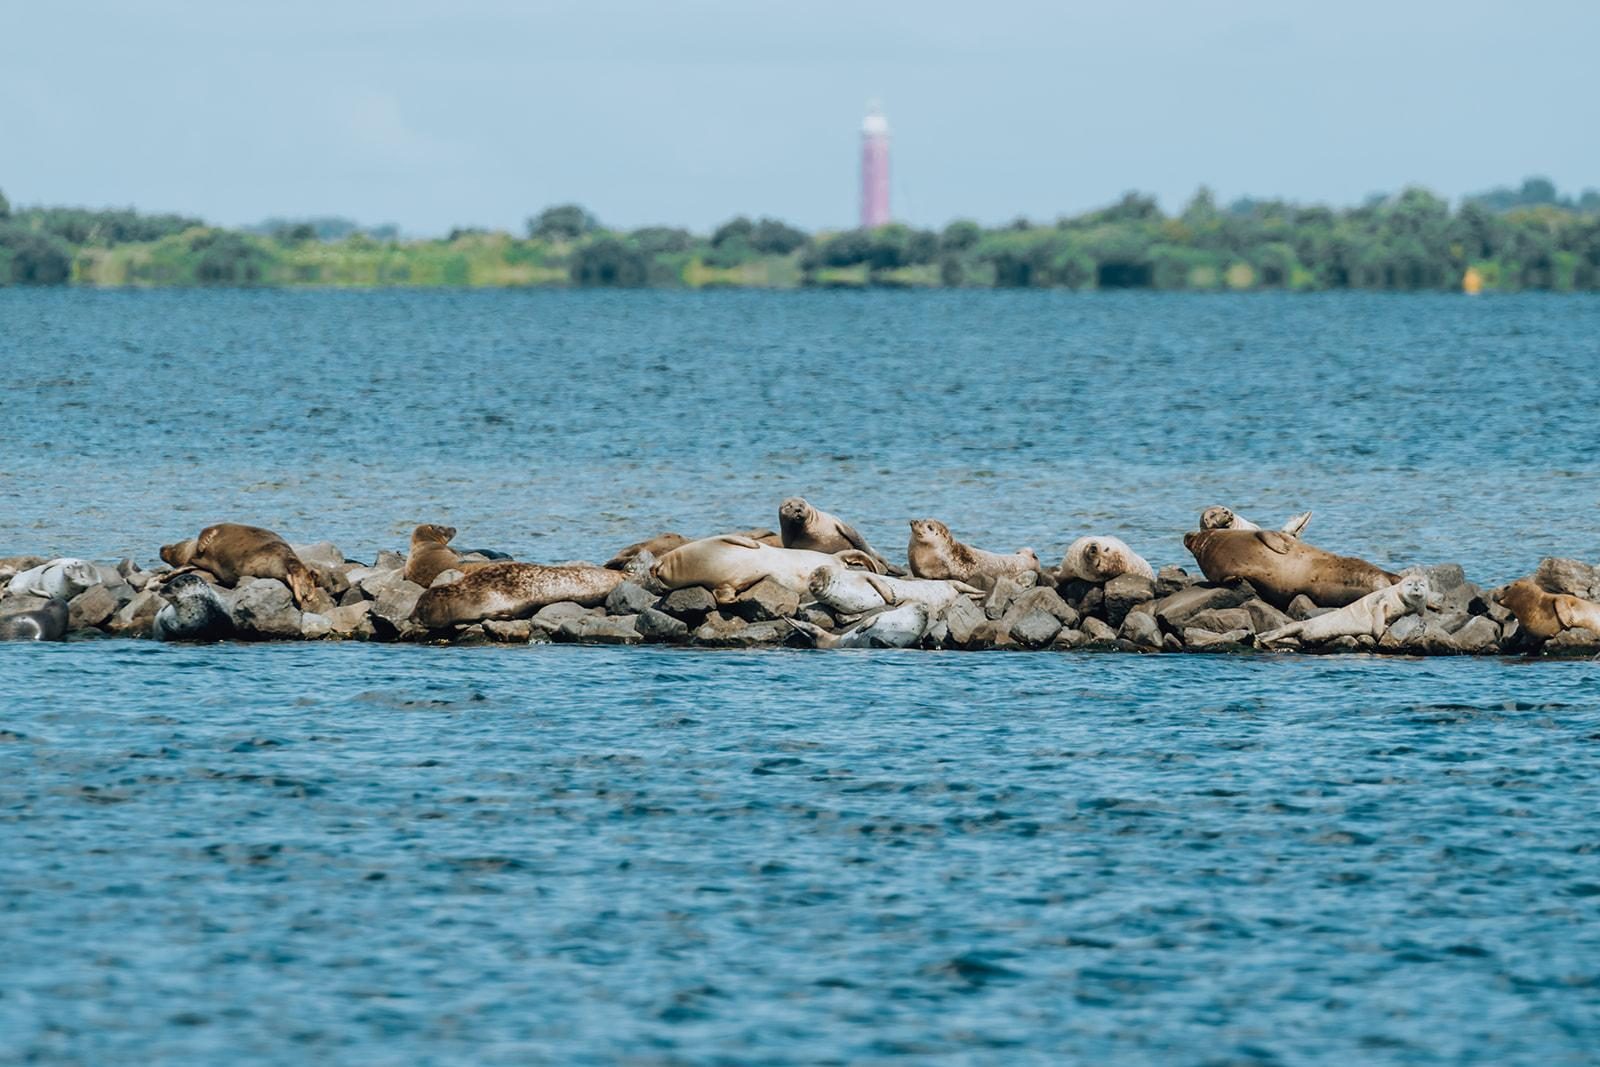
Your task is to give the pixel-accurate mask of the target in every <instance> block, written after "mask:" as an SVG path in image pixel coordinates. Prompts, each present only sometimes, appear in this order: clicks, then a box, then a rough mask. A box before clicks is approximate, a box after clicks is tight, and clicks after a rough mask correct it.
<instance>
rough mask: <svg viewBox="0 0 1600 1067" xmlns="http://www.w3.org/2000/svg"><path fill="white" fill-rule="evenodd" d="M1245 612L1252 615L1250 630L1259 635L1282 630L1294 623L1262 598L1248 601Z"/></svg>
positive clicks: (1245, 603) (1245, 604)
mask: <svg viewBox="0 0 1600 1067" xmlns="http://www.w3.org/2000/svg"><path fill="white" fill-rule="evenodd" d="M1244 610H1245V611H1247V612H1249V613H1250V628H1251V629H1252V630H1254V631H1255V632H1256V633H1258V634H1264V633H1268V632H1270V631H1272V630H1277V629H1281V628H1282V627H1285V626H1288V625H1289V624H1290V623H1291V622H1293V621H1294V620H1293V619H1291V618H1289V616H1287V615H1285V614H1284V613H1283V612H1281V611H1279V610H1278V609H1277V608H1275V607H1273V606H1272V605H1271V604H1268V603H1267V602H1266V601H1265V600H1262V599H1261V598H1260V597H1256V598H1255V599H1253V600H1246V601H1245V602H1244Z"/></svg>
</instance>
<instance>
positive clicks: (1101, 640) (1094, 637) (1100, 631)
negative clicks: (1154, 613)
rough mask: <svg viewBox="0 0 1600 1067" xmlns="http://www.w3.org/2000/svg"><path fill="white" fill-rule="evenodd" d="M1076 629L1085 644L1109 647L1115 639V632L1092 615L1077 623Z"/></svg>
mask: <svg viewBox="0 0 1600 1067" xmlns="http://www.w3.org/2000/svg"><path fill="white" fill-rule="evenodd" d="M1147 617H1148V616H1147ZM1078 629H1080V630H1082V631H1083V637H1084V643H1085V644H1090V645H1109V644H1112V643H1113V642H1115V641H1116V639H1117V631H1115V630H1113V629H1112V628H1111V627H1110V626H1108V625H1107V624H1106V623H1104V622H1102V621H1100V620H1099V619H1097V618H1095V617H1094V616H1093V615H1090V616H1087V617H1085V618H1084V619H1083V620H1082V621H1081V622H1079V623H1078Z"/></svg>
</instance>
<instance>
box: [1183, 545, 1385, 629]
mask: <svg viewBox="0 0 1600 1067" xmlns="http://www.w3.org/2000/svg"><path fill="white" fill-rule="evenodd" d="M1183 547H1184V548H1187V549H1188V550H1189V551H1190V552H1191V553H1192V554H1193V555H1194V558H1195V562H1196V563H1198V564H1200V570H1201V571H1202V572H1203V573H1204V574H1205V576H1206V579H1207V580H1208V581H1212V582H1231V581H1235V580H1238V579H1243V580H1245V581H1248V582H1249V583H1250V584H1251V585H1252V586H1254V587H1255V590H1256V592H1257V593H1259V594H1261V599H1263V600H1265V601H1267V603H1269V604H1271V605H1273V606H1274V607H1276V608H1279V609H1280V610H1281V609H1283V608H1286V607H1288V605H1289V601H1291V600H1293V599H1294V598H1295V597H1296V596H1299V595H1301V594H1302V593H1303V594H1305V595H1306V596H1308V597H1310V598H1311V602H1312V603H1314V604H1316V605H1317V606H1318V607H1324V608H1342V607H1344V606H1345V605H1346V604H1353V603H1355V602H1356V601H1357V600H1360V599H1361V598H1362V597H1364V596H1366V595H1367V594H1368V593H1375V592H1377V591H1378V590H1379V589H1386V588H1388V587H1389V586H1391V585H1394V584H1395V583H1396V582H1398V581H1399V580H1400V576H1399V575H1398V574H1391V573H1390V572H1389V571H1386V570H1384V569H1383V568H1381V567H1378V566H1375V565H1373V564H1371V563H1368V562H1367V561H1366V560H1363V559H1356V558H1354V557H1353V556H1336V555H1334V554H1333V553H1332V552H1324V551H1323V550H1322V549H1320V548H1313V547H1312V546H1310V545H1308V544H1306V543H1305V542H1304V541H1297V540H1295V539H1294V538H1293V537H1290V536H1289V535H1288V534H1286V533H1283V532H1282V531H1281V530H1196V531H1192V532H1190V533H1186V534H1184V535H1183Z"/></svg>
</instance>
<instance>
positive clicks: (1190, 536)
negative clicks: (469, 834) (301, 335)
mask: <svg viewBox="0 0 1600 1067" xmlns="http://www.w3.org/2000/svg"><path fill="white" fill-rule="evenodd" d="M1310 517H1311V513H1310V512H1305V513H1303V514H1300V515H1296V516H1294V517H1292V518H1291V519H1289V520H1288V521H1287V522H1285V523H1284V524H1283V526H1282V527H1281V528H1279V529H1263V528H1262V527H1260V526H1257V525H1256V524H1255V523H1252V522H1250V521H1249V520H1246V519H1243V518H1242V517H1240V516H1239V515H1238V514H1237V513H1236V512H1235V511H1234V510H1233V509H1231V508H1228V507H1223V506H1221V505H1214V506H1212V507H1209V508H1206V509H1205V511H1204V512H1202V513H1201V515H1200V518H1199V521H1198V522H1197V523H1196V528H1195V529H1193V530H1191V531H1189V532H1188V533H1186V534H1185V535H1184V537H1183V544H1184V546H1185V548H1186V549H1188V551H1189V552H1190V554H1191V555H1192V556H1193V558H1194V561H1195V564H1196V569H1197V571H1198V573H1195V574H1191V573H1190V572H1189V571H1188V570H1186V569H1184V568H1182V567H1177V566H1167V567H1162V568H1161V569H1160V570H1156V569H1154V568H1153V567H1151V566H1150V564H1149V563H1147V562H1146V561H1145V559H1144V558H1143V557H1142V556H1140V555H1139V554H1138V553H1137V552H1135V551H1134V549H1133V548H1132V547H1130V546H1129V545H1128V544H1126V543H1125V542H1123V541H1122V540H1120V539H1119V538H1116V537H1112V536H1107V535H1099V534H1093V533H1090V534H1085V535H1084V536H1081V537H1076V538H1075V539H1073V540H1072V541H1071V544H1070V545H1069V547H1068V548H1067V549H1066V550H1065V553H1064V555H1063V556H1062V557H1061V559H1062V562H1061V565H1060V566H1059V567H1057V568H1055V569H1050V568H1047V567H1045V566H1043V565H1042V564H1041V563H1040V560H1039V557H1038V555H1037V554H1036V553H1035V552H1034V550H1033V549H1031V548H1020V549H1016V550H1013V551H1009V552H1008V551H1003V550H991V549H986V548H979V547H976V546H974V545H971V544H967V543H965V542H963V541H961V540H958V539H957V537H956V536H955V534H953V533H952V532H951V530H950V528H949V527H948V526H947V525H946V524H945V523H943V522H941V521H939V520H938V519H933V518H919V519H913V520H911V521H910V530H911V536H910V541H909V544H908V545H907V550H906V562H905V566H900V565H898V564H897V563H896V562H895V561H894V560H891V559H889V558H887V557H885V556H884V555H883V554H881V553H880V552H878V551H877V550H876V549H874V548H873V547H872V545H871V544H870V543H869V542H868V541H867V539H866V538H865V537H863V536H862V535H861V534H860V533H859V532H858V531H857V530H856V528H855V527H854V526H853V525H851V524H850V523H848V522H846V521H845V520H843V519H841V518H839V517H838V516H836V515H833V514H830V513H829V512H826V511H822V510H820V509H818V508H816V507H814V506H813V505H812V504H811V503H809V502H808V501H806V500H804V499H802V498H800V497H791V498H789V499H788V500H785V501H783V503H782V504H781V505H780V507H779V509H778V526H779V531H781V532H774V531H772V530H769V529H762V528H752V529H747V530H739V531H736V532H731V533H722V534H713V535H711V536H706V537H700V538H693V539H692V538H689V537H686V536H684V535H682V534H677V533H664V534H658V535H656V536H654V537H649V538H646V539H644V540H642V541H638V542H635V543H633V544H630V545H628V546H626V547H624V548H622V549H620V550H618V551H616V552H615V554H614V555H612V556H611V557H610V558H609V559H608V560H607V562H606V563H605V564H604V565H599V564H593V563H588V562H565V563H553V564H547V563H538V562H532V561H524V560H515V559H512V558H511V557H509V556H507V555H506V554H505V553H501V552H495V551H491V550H487V549H480V550H476V551H458V550H457V549H455V548H454V547H452V546H451V541H452V540H453V539H454V537H455V534H456V531H455V529H454V528H453V527H451V526H447V525H443V524H439V523H421V524H419V525H418V526H416V528H415V530H414V532H413V534H412V537H411V542H410V544H409V546H408V547H407V550H406V551H405V552H404V553H402V552H396V551H383V552H380V553H379V554H378V557H377V558H376V559H375V560H373V561H372V562H370V563H368V562H366V561H362V560H353V559H348V558H346V557H345V555H344V553H342V552H341V551H340V550H339V549H338V548H337V547H336V546H334V545H333V544H331V543H329V542H320V543H317V544H301V545H292V544H290V543H289V542H288V541H287V540H285V539H284V538H283V537H281V536H279V535H278V534H277V533H274V532H273V531H271V530H269V529H265V528H263V527H259V526H247V525H242V524H238V523H218V524H216V525H212V526H207V527H206V528H205V529H203V530H201V531H200V533H199V534H198V535H197V536H195V537H192V538H188V539H185V540H180V541H176V542H174V543H172V544H169V545H165V546H163V547H162V548H161V549H160V557H161V559H162V560H163V561H164V564H165V566H162V565H152V566H150V567H141V566H140V565H138V564H136V563H135V562H134V561H133V560H131V559H124V560H122V561H120V562H119V563H116V564H106V563H100V562H96V561H92V560H86V559H78V558H73V557H57V558H45V557H40V556H13V557H10V558H7V559H0V640H9V641H58V640H76V639H82V638H88V637H96V636H107V635H112V636H121V637H142V638H154V639H156V640H161V641H226V640H267V639H303V640H310V639H331V640H336V639H354V640H371V641H413V642H420V643H433V644H470V643H487V642H500V643H522V644H526V643H543V642H549V641H570V642H578V643H601V644H640V643H655V644H679V645H694V646H700V647H723V648H726V647H739V648H744V647H760V646H774V645H789V646H794V647H814V648H827V649H843V648H944V649H964V650H977V649H1054V650H1060V651H1066V650H1072V649H1086V650H1103V651H1125V652H1238V653H1245V652H1280V651H1305V652H1319V653H1321V652H1373V653H1392V654H1399V655H1507V654H1515V655H1548V656H1575V655H1585V656H1587V655H1594V654H1596V653H1597V652H1600V566H1591V565H1589V564H1585V563H1581V562H1578V561H1576V560H1569V559H1546V560H1544V561H1542V562H1541V563H1540V564H1539V566H1538V568H1537V569H1536V570H1535V571H1534V572H1533V573H1532V574H1531V575H1529V576H1527V577H1525V578H1521V579H1518V580H1517V581H1514V582H1511V583H1508V584H1507V585H1505V586H1503V587H1501V588H1498V589H1488V590H1486V589H1484V588H1482V587H1480V586H1477V585H1474V584H1473V583H1471V582H1469V581H1468V580H1467V578H1466V575H1465V573H1464V572H1463V571H1462V569H1461V567H1460V566H1458V565H1456V564H1438V565H1433V566H1414V567H1406V568H1403V569H1401V570H1399V571H1391V570H1386V569H1385V568H1383V567H1379V566H1377V565H1375V564H1372V563H1369V562H1367V561H1366V560H1364V559H1361V558H1359V557H1357V556H1348V555H1340V554H1338V553H1335V552H1331V551H1328V550H1326V549H1323V548H1319V547H1317V546H1315V545H1312V544H1310V543H1308V542H1306V541H1305V540H1303V539H1302V538H1303V535H1304V533H1305V530H1306V527H1307V525H1308V523H1309V520H1310Z"/></svg>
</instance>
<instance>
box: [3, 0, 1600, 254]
mask: <svg viewBox="0 0 1600 1067" xmlns="http://www.w3.org/2000/svg"><path fill="white" fill-rule="evenodd" d="M1597 40H1600V3H1596V2H1595V0H1522V2H1521V3H1518V4H1510V3H1503V2H1501V3H1482V2H1471V0H1468V2H1460V3H1442V2H1437V0H1418V2H1407V0H1389V2H1382V3H1379V2H1370V0H1345V2H1341V3H1337V4H1316V5H1311V4H1301V3H1293V2H1290V0H1275V2H1267V0H1259V2H1258V0H1238V2H1232V0H1214V2H1211V3H1198V2H1172V0H1145V2H1143V3H1138V4H1132V3H1128V4H1123V3H1105V2H1104V0H1101V2H1095V3H1079V2H1058V3H1048V2H1041V3H1021V2H1017V3H1008V2H1003V0H995V2H988V3H947V2H943V0H920V2H916V3H870V2H866V0H855V2H849V3H841V2H835V0H808V2H806V3H795V4H781V5H780V4H775V3H757V2H754V0H750V2H742V3H741V2H736V0H702V2H696V0H682V2H675V3H674V2H666V0H662V2H656V3H644V2H625V0H581V2H572V3H537V2H531V3H512V2H489V0H483V2H471V0H466V2H457V3H453V4H443V3H439V4H424V3H411V2H387V3H341V2H338V0H323V2H319V3H307V2H303V0H276V2H273V3H260V4H251V5H245V4H232V3H229V4H224V3H216V2H212V3H188V2H177V0H141V2H140V3H136V4H135V3H127V2H126V0H122V2H117V3H108V2H104V0H88V2H79V3H74V4H64V3H44V2H34V3H16V4H10V5H5V6H3V7H0V43H3V55H4V58H3V60H0V189H3V190H4V191H5V192H6V194H7V195H9V196H10V198H11V199H12V200H13V201H14V202H19V203H41V202H47V203H70V204H85V205H91V206H104V205H124V204H132V205H134V206H136V207H139V208H141V209H148V210H172V211H184V212H191V213H196V214H199V215H201V216H203V217H205V218H207V219H209V220H212V221H214V222H220V223H225V224H239V223H249V222H254V221H258V220H260V219H262V218H264V217H266V216H269V215H279V216H303V215H318V214H340V215H348V216H350V217H353V218H356V219H359V220H361V221H364V222H367V223H378V222H385V221H394V222H398V223H399V224H400V225H401V226H402V227H403V228H404V229H405V230H406V231H408V232H411V233H437V232H441V231H444V230H446V229H448V228H449V227H450V226H452V225H455V224H462V225H467V224H472V225H486V226H502V227H520V225H521V222H522V220H523V218H525V217H526V216H527V215H528V214H530V213H532V212H534V211H536V210H537V209H538V208H540V207H542V206H544V205H547V204H550V203H555V202H560V201H569V200H576V201H579V202H581V203H583V204H585V205H587V206H588V207H589V208H590V209H591V210H593V211H594V212H595V213H596V214H598V215H599V216H600V217H601V218H602V219H603V220H605V221H606V222H608V223H611V224H614V225H620V226H636V225H643V224H649V223H670V224H676V225H687V226H691V227H694V228H700V229H703V228H706V227H709V226H711V225H714V224H715V223H717V222H719V221H721V220H723V219H726V218H728V217H729V216H732V215H734V214H739V213H745V214H752V215H754V214H771V215H777V216H779V217H782V218H785V219H788V220H790V221H792V222H795V223H797V224H800V225H803V226H806V227H808V228H815V227H842V226H848V225H850V224H851V223H852V220H853V219H854V217H855V213H856V152H857V137H858V129H859V124H860V120H861V115H862V112H863V110H864V106H865V104H866V101H867V100H868V99H869V98H872V97H877V98H881V99H882V101H883V103H884V107H885V110H886V112H887V114H888V117H889V120H890V123H891V125H892V126H893V128H894V138H895V139H894V180H893V190H894V209H895V215H896V217H898V218H901V219H904V220H905V221H908V222H912V223H915V224H919V225H942V224H943V223H945V222H947V221H949V220H950V219H952V218H956V217H961V216H966V217H973V218H977V219H979V220H981V221H984V222H998V221H1003V220H1006V219H1010V218H1012V217H1015V216H1017V215H1019V214H1022V215H1028V216H1031V217H1033V218H1035V219H1051V218H1054V217H1055V216H1056V215H1058V214H1061V213H1063V212H1074V211H1079V210H1082V209H1084V208H1088V207H1092V206H1095V205H1098V204H1103V203H1106V202H1109V201H1111V200H1114V199H1115V198H1116V197H1117V196H1119V195H1120V194H1121V193H1122V192H1123V191H1125V190H1127V189H1134V188H1137V189H1141V190H1145V191H1149V192H1153V193H1155V194H1157V195H1158V196H1159V197H1160V198H1161V200H1162V201H1163V203H1164V204H1166V205H1167V206H1168V207H1169V208H1175V207H1177V206H1180V205H1181V204H1182V202H1183V201H1184V200H1185V199H1187V197H1188V195H1189V194H1190V193H1191V192H1192V191H1193V190H1194V188H1195V187H1196V186H1197V185H1199V184H1200V183H1202V182H1203V183H1207V184H1209V185H1211V186H1212V187H1213V188H1214V189H1216V191H1217V193H1218V195H1219V197H1221V198H1223V199H1225V200H1226V199H1232V198H1234V197H1237V196H1241V195H1246V194H1250V195H1256V196H1279V195H1281V196H1286V197H1289V198H1292V199H1297V200H1304V201H1325V202H1332V203H1339V204H1345V203H1354V202H1358V201H1360V200H1361V199H1362V198H1364V197H1365V196H1366V195H1367V194H1369V193H1372V192H1375V191H1387V190H1394V189H1398V188H1399V187H1401V186H1403V185H1405V184H1408V183H1420V184H1423V185H1426V186H1429V187H1430V188H1433V189H1435V190H1437V191H1439V192H1441V193H1444V194H1446V195H1449V196H1460V195H1462V194H1464V193H1470V192H1476V191H1479V190H1482V189H1484V188H1487V187H1490V186H1494V185H1500V184H1511V183H1516V182H1518V181H1520V179H1521V178H1523V177H1524V176H1525V175H1528V174H1533V173H1539V174H1545V175H1548V176H1549V177H1551V178H1553V179H1554V180H1555V182H1556V184H1557V185H1558V186H1560V187H1561V188H1563V189H1566V190H1575V189H1577V188H1581V187H1583V186H1600V137H1597V136H1596V131H1597V130H1600V83H1597V81H1596V77H1595V75H1596V69H1597V68H1596V60H1595V47H1596V41H1597Z"/></svg>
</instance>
